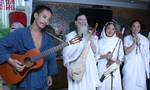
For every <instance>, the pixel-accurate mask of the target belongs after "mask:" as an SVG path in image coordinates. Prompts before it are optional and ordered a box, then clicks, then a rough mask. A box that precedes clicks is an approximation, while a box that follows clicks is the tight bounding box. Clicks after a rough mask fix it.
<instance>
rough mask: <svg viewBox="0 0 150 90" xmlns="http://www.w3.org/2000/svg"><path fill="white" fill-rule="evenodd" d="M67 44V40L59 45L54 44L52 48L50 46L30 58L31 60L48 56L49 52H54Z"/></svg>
mask: <svg viewBox="0 0 150 90" xmlns="http://www.w3.org/2000/svg"><path fill="white" fill-rule="evenodd" d="M68 45H69V44H68V42H64V43H62V44H60V45H58V46H55V47H53V48H50V49H48V50H46V51H44V52H42V53H40V54H39V55H37V56H33V57H31V60H32V61H36V60H39V59H41V58H43V57H46V56H48V55H49V54H51V53H53V52H56V51H58V50H60V49H62V48H63V47H65V46H68Z"/></svg>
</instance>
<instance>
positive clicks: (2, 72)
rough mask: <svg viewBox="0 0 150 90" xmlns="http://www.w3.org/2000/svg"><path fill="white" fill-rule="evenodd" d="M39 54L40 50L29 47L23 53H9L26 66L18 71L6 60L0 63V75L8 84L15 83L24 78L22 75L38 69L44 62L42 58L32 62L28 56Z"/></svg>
mask: <svg viewBox="0 0 150 90" xmlns="http://www.w3.org/2000/svg"><path fill="white" fill-rule="evenodd" d="M39 54H40V51H39V50H37V49H31V50H29V51H27V52H26V53H25V54H24V55H18V54H12V55H11V58H12V59H16V60H18V61H20V62H22V63H23V64H24V65H25V66H26V67H25V68H24V70H23V71H22V72H18V71H17V70H16V69H15V68H14V67H13V66H11V65H10V64H8V63H7V62H6V63H3V64H1V65H0V76H1V77H2V78H3V79H4V80H5V81H6V82H7V83H9V84H16V83H18V82H20V81H21V80H23V79H24V77H25V76H26V74H27V73H28V72H29V71H30V70H32V69H38V68H40V67H41V66H42V65H43V63H44V60H43V59H39V60H36V61H35V62H32V61H31V60H30V57H33V56H36V55H39Z"/></svg>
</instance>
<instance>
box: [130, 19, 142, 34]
mask: <svg viewBox="0 0 150 90" xmlns="http://www.w3.org/2000/svg"><path fill="white" fill-rule="evenodd" d="M135 22H139V24H140V27H141V29H142V26H141V21H140V20H138V19H134V20H132V21H131V22H130V34H132V30H131V27H132V25H133V24H134V23H135ZM140 31H141V30H140Z"/></svg>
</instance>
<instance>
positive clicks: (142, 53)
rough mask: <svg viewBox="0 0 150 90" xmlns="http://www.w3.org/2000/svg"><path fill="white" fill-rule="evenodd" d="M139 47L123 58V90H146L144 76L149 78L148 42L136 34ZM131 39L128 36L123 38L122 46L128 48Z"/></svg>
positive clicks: (131, 41)
mask: <svg viewBox="0 0 150 90" xmlns="http://www.w3.org/2000/svg"><path fill="white" fill-rule="evenodd" d="M138 36H139V38H140V46H138V47H137V46H136V48H135V49H133V50H132V51H131V52H130V53H129V54H127V55H126V56H125V62H124V67H123V88H124V90H131V89H132V90H146V75H147V77H148V78H149V69H150V67H149V59H150V58H149V54H150V52H149V41H148V39H147V38H145V37H144V36H143V35H141V34H138ZM132 43H133V38H132V36H131V35H128V36H126V37H125V38H124V46H125V47H130V46H131V45H132Z"/></svg>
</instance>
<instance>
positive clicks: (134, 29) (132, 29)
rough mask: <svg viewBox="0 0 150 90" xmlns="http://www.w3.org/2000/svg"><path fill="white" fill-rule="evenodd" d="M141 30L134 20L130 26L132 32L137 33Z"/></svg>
mask: <svg viewBox="0 0 150 90" xmlns="http://www.w3.org/2000/svg"><path fill="white" fill-rule="evenodd" d="M140 30H141V25H140V23H139V22H138V21H136V22H134V23H133V24H132V26H131V31H132V34H134V35H137V34H138V33H139V32H140Z"/></svg>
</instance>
